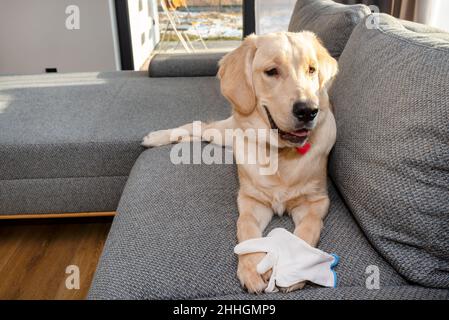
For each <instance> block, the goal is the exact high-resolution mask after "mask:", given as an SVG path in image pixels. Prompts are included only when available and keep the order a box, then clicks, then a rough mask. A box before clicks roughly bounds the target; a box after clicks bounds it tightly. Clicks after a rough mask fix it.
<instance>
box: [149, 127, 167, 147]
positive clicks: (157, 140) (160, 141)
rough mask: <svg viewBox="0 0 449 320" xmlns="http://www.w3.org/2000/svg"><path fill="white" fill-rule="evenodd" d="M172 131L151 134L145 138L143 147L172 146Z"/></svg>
mask: <svg viewBox="0 0 449 320" xmlns="http://www.w3.org/2000/svg"><path fill="white" fill-rule="evenodd" d="M170 143H171V141H170V130H159V131H153V132H150V133H149V134H148V135H147V136H145V138H143V141H142V146H144V147H147V148H151V147H159V146H164V145H167V144H170Z"/></svg>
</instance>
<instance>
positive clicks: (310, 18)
mask: <svg viewBox="0 0 449 320" xmlns="http://www.w3.org/2000/svg"><path fill="white" fill-rule="evenodd" d="M370 13H371V11H370V9H369V8H368V7H367V6H365V5H363V4H356V5H344V4H340V3H336V2H333V1H331V0H298V1H297V2H296V5H295V9H294V10H293V14H292V17H291V20H290V25H289V27H288V31H292V32H299V31H303V30H308V31H312V32H314V33H316V34H317V36H318V37H319V38H320V39H321V41H322V42H323V45H324V46H325V47H326V48H327V50H329V53H330V54H331V55H332V56H333V57H334V58H338V57H339V56H340V55H341V53H342V52H343V49H344V48H345V45H346V42H347V41H348V39H349V37H350V36H351V33H352V30H353V29H354V28H355V26H356V25H357V24H358V23H359V22H360V21H361V20H362V19H363V18H364V17H365V16H367V15H369V14H370Z"/></svg>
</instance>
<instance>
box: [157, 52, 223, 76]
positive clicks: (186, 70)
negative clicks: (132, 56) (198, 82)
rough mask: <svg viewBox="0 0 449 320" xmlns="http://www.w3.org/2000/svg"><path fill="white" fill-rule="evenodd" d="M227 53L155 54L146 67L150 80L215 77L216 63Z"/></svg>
mask: <svg viewBox="0 0 449 320" xmlns="http://www.w3.org/2000/svg"><path fill="white" fill-rule="evenodd" d="M226 53H227V52H224V51H223V52H206V53H194V54H191V53H175V54H172V53H168V54H163V53H160V54H156V55H155V56H154V57H153V58H152V59H151V62H150V66H149V67H148V75H149V76H150V77H152V78H166V77H215V76H216V75H217V72H218V62H219V61H220V59H221V58H223V56H224V55H225V54H226Z"/></svg>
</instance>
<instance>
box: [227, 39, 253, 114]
mask: <svg viewBox="0 0 449 320" xmlns="http://www.w3.org/2000/svg"><path fill="white" fill-rule="evenodd" d="M256 38H257V36H256V35H254V34H252V35H250V36H248V37H246V38H245V40H243V42H242V44H241V45H240V47H238V48H237V49H235V50H234V51H232V52H230V53H228V54H227V55H226V56H224V57H223V59H221V61H220V63H219V65H220V69H219V70H218V77H219V78H220V81H221V92H222V94H223V95H224V96H225V97H226V98H227V99H228V100H229V101H230V102H231V103H232V104H233V105H234V108H235V109H236V111H237V112H239V113H242V114H249V113H251V112H252V111H253V110H254V108H255V106H256V96H255V94H254V87H253V77H252V73H253V71H252V64H253V59H254V54H255V52H256Z"/></svg>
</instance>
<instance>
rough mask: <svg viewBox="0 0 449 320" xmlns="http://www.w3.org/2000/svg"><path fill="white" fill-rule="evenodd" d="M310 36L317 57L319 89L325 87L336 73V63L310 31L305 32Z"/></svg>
mask: <svg viewBox="0 0 449 320" xmlns="http://www.w3.org/2000/svg"><path fill="white" fill-rule="evenodd" d="M305 33H307V34H308V35H309V36H310V37H311V38H312V43H313V46H314V48H315V52H316V56H317V59H318V77H319V80H320V89H327V88H328V87H329V86H330V84H331V83H332V80H333V79H334V77H335V76H336V75H337V72H338V63H337V60H335V59H334V58H333V57H332V56H331V55H330V54H329V51H327V49H326V48H325V47H324V46H323V44H322V43H321V41H320V40H319V39H318V38H317V36H316V35H315V34H314V33H312V32H305Z"/></svg>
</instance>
